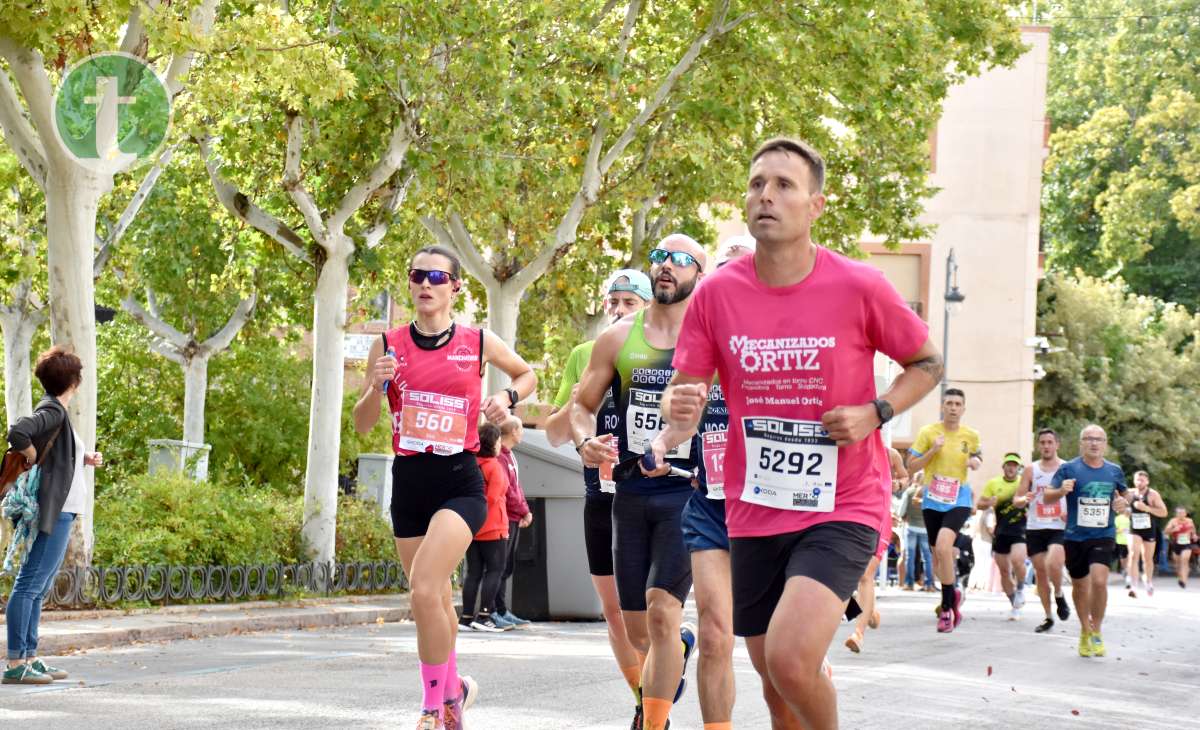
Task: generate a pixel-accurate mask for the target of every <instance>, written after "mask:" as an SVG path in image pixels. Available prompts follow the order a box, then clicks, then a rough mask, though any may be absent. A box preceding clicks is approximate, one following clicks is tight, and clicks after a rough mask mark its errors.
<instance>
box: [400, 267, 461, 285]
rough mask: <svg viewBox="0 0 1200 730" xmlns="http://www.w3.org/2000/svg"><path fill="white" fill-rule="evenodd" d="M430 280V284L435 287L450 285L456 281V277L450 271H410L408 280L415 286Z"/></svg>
mask: <svg viewBox="0 0 1200 730" xmlns="http://www.w3.org/2000/svg"><path fill="white" fill-rule="evenodd" d="M426 279H429V283H430V284H433V285H434V286H441V285H442V284H449V283H450V282H452V281H454V276H453V275H452V274H451V273H450V272H449V271H439V270H437V269H409V270H408V280H409V281H411V282H412V283H414V284H424V283H425V280H426Z"/></svg>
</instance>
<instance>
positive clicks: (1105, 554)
mask: <svg viewBox="0 0 1200 730" xmlns="http://www.w3.org/2000/svg"><path fill="white" fill-rule="evenodd" d="M1063 545H1064V546H1065V547H1066V549H1067V563H1066V565H1067V574H1068V575H1070V576H1071V580H1082V579H1084V578H1086V577H1087V575H1088V572H1090V571H1091V569H1092V566H1093V565H1103V566H1104V567H1106V568H1107V567H1111V566H1112V562H1113V556H1114V555H1115V554H1116V552H1117V548H1116V541H1115V540H1113V539H1112V538H1111V537H1105V538H1100V539H1098V540H1067V541H1066V542H1064V543H1063Z"/></svg>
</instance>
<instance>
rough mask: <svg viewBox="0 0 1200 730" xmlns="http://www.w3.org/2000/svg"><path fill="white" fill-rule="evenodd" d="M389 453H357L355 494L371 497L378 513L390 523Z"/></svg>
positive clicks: (390, 460)
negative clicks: (377, 506) (356, 485)
mask: <svg viewBox="0 0 1200 730" xmlns="http://www.w3.org/2000/svg"><path fill="white" fill-rule="evenodd" d="M395 458H396V457H395V456H393V455H391V454H359V455H358V487H357V489H356V490H355V494H356V495H357V496H358V497H359V499H372V500H375V503H376V504H378V505H379V514H381V515H383V518H384V519H385V520H387V521H388V523H389V524H390V523H391V521H392V460H393V459H395Z"/></svg>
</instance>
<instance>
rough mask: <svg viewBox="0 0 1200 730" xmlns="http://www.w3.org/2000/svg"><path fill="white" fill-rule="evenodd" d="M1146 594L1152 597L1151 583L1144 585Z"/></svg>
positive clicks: (1152, 587)
mask: <svg viewBox="0 0 1200 730" xmlns="http://www.w3.org/2000/svg"><path fill="white" fill-rule="evenodd" d="M1146 595H1147V596H1148V597H1150V598H1154V586H1153V585H1148V586H1146Z"/></svg>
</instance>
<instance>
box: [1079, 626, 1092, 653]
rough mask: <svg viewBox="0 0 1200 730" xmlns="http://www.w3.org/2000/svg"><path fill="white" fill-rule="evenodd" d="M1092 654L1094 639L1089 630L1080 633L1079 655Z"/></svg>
mask: <svg viewBox="0 0 1200 730" xmlns="http://www.w3.org/2000/svg"><path fill="white" fill-rule="evenodd" d="M1091 655H1092V639H1091V637H1090V636H1088V632H1086V631H1084V632H1083V633H1081V634H1080V635H1079V656H1083V657H1087V656H1091Z"/></svg>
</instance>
